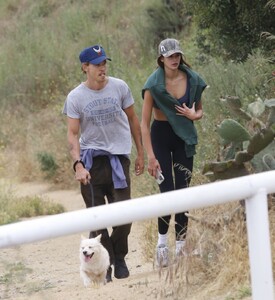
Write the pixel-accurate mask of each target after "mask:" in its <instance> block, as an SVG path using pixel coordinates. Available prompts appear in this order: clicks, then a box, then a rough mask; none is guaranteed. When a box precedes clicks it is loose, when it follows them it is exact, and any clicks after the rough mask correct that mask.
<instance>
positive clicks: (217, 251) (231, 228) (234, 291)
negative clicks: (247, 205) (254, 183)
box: [143, 202, 275, 300]
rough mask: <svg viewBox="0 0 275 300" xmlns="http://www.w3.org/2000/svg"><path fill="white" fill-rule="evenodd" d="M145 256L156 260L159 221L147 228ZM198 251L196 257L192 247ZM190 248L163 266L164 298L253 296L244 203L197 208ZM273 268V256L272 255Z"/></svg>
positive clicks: (190, 229)
mask: <svg viewBox="0 0 275 300" xmlns="http://www.w3.org/2000/svg"><path fill="white" fill-rule="evenodd" d="M274 210H275V208H274V203H273V205H272V203H271V204H270V210H269V214H270V231H271V241H273V242H272V248H273V249H272V250H273V252H274V228H275V226H274V222H275V213H274ZM173 229H174V226H173V220H171V222H170V228H169V247H170V250H169V253H170V256H171V257H173V253H174V247H175V241H174V232H173ZM144 237H145V239H144V241H146V242H144V245H143V247H144V255H145V257H146V258H147V259H148V260H154V257H155V248H156V241H157V224H156V221H155V220H153V221H149V222H148V223H147V224H146V226H145V228H144ZM195 249H196V250H198V255H192V253H193V251H194V250H195ZM187 252H188V253H189V254H190V255H189V256H187V257H184V258H183V259H182V260H181V261H180V262H178V263H174V264H172V265H171V266H170V267H169V268H166V269H163V270H160V273H159V274H160V280H161V285H160V286H161V289H160V291H159V297H160V299H166V298H167V299H182V298H181V297H185V299H190V300H191V299H193V298H192V295H193V294H194V293H195V294H196V298H194V299H205V300H206V299H207V300H209V299H225V300H226V299H231V300H233V299H243V298H245V297H248V296H250V295H251V288H250V268H249V257H248V245H247V232H246V222H245V213H244V206H243V205H242V204H241V203H240V202H234V203H229V204H226V205H221V206H213V207H209V208H205V209H200V210H195V211H192V212H190V214H189V227H188V234H187ZM273 266H274V259H273Z"/></svg>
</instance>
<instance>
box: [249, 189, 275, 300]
mask: <svg viewBox="0 0 275 300" xmlns="http://www.w3.org/2000/svg"><path fill="white" fill-rule="evenodd" d="M245 207H246V219H247V232H248V246H249V260H250V272H251V273H250V274H251V285H252V298H253V300H263V299H264V300H273V299H274V294H273V293H274V292H273V274H272V259H271V245H270V235H269V221H268V220H269V219H268V203H267V193H266V190H265V189H264V188H261V189H259V190H258V192H257V193H256V194H255V195H254V196H252V197H251V198H248V199H246V201H245Z"/></svg>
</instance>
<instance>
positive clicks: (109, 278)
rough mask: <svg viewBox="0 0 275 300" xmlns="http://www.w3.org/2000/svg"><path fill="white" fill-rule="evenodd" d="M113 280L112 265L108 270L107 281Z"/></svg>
mask: <svg viewBox="0 0 275 300" xmlns="http://www.w3.org/2000/svg"><path fill="white" fill-rule="evenodd" d="M111 281H112V267H111V266H110V267H109V268H108V270H107V274H106V283H108V282H111Z"/></svg>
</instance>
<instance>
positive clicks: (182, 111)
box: [175, 101, 202, 121]
mask: <svg viewBox="0 0 275 300" xmlns="http://www.w3.org/2000/svg"><path fill="white" fill-rule="evenodd" d="M175 109H176V110H177V111H178V112H177V113H176V114H177V115H179V116H183V117H186V118H188V119H189V120H192V121H194V120H199V119H200V118H201V117H202V105H201V101H200V102H199V104H198V107H197V110H196V108H195V103H193V105H192V107H191V108H189V107H187V106H186V104H185V103H183V104H182V106H180V105H175Z"/></svg>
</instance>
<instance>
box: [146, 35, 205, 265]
mask: <svg viewBox="0 0 275 300" xmlns="http://www.w3.org/2000/svg"><path fill="white" fill-rule="evenodd" d="M158 50H159V57H158V59H157V62H158V66H159V67H158V68H157V69H156V70H155V71H154V72H153V73H152V74H151V75H150V76H149V77H148V79H147V81H146V83H145V85H144V87H143V90H142V97H143V99H144V103H143V108H142V121H141V130H142V138H143V143H144V147H145V150H146V152H147V157H148V172H149V174H150V175H151V176H154V177H156V178H157V176H158V173H159V172H162V175H163V176H164V181H163V182H162V183H160V184H159V189H160V192H161V193H164V192H168V191H172V190H175V189H176V190H178V189H181V188H186V187H188V186H189V184H190V181H191V175H192V169H193V156H194V155H195V153H196V152H195V146H196V144H197V132H196V129H195V126H194V124H193V121H196V120H199V119H201V118H202V115H203V111H202V103H201V94H202V92H203V90H204V89H205V87H206V83H205V82H204V80H203V79H202V78H201V77H200V76H199V75H198V74H197V73H196V72H194V71H193V70H191V67H190V65H189V64H188V63H187V62H186V61H185V60H184V58H183V51H182V50H181V48H180V44H179V42H178V41H177V40H175V39H171V38H169V39H165V40H163V41H162V42H161V43H160V44H159V49H158ZM152 113H153V118H154V120H153V123H152V125H151V132H150V122H151V116H152ZM173 174H174V176H173ZM170 219H171V216H170V215H169V216H163V217H161V218H158V243H157V255H156V258H157V264H158V265H159V266H160V267H165V266H167V265H168V253H169V251H168V247H167V245H168V235H167V232H168V229H169V222H170ZM187 224H188V218H187V217H186V215H185V213H184V212H182V213H178V214H176V215H175V235H176V256H180V255H183V254H184V246H185V238H186V231H187Z"/></svg>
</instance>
